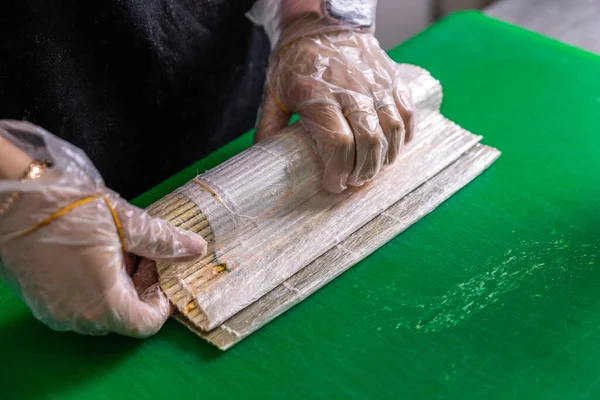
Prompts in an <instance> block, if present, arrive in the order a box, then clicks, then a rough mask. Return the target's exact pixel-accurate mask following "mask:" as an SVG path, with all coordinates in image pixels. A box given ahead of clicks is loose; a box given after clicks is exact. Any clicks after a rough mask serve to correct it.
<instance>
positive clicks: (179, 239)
mask: <svg viewBox="0 0 600 400" xmlns="http://www.w3.org/2000/svg"><path fill="white" fill-rule="evenodd" d="M112 203H113V204H112V207H113V208H114V211H115V214H116V216H117V218H118V220H119V223H120V225H121V232H122V236H123V242H124V245H125V250H126V251H128V252H130V253H133V254H136V255H138V256H142V257H146V258H149V259H151V260H156V261H172V262H191V261H194V260H196V259H198V258H200V257H202V256H203V255H204V254H206V241H205V240H204V239H203V238H202V236H200V235H197V234H195V233H193V232H189V231H186V230H183V229H179V228H177V227H175V226H174V225H172V224H170V223H168V222H166V221H163V220H161V219H159V218H154V217H152V216H151V215H150V214H148V213H147V212H146V211H144V210H142V209H140V208H137V207H134V206H132V205H131V204H129V203H128V202H126V201H125V200H122V199H120V198H119V199H116V200H115V199H114V198H113V199H112Z"/></svg>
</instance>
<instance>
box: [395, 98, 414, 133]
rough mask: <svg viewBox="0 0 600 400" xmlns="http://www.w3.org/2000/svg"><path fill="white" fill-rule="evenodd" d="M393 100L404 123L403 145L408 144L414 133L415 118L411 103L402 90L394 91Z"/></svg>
mask: <svg viewBox="0 0 600 400" xmlns="http://www.w3.org/2000/svg"><path fill="white" fill-rule="evenodd" d="M394 100H395V102H396V107H398V112H399V113H400V117H402V121H403V122H404V129H405V134H404V143H408V142H410V140H411V139H412V138H413V133H414V131H415V116H414V114H415V113H414V110H415V109H414V107H413V104H412V101H411V100H410V99H409V97H408V95H407V94H406V93H405V91H404V90H403V89H395V90H394Z"/></svg>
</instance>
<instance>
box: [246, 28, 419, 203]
mask: <svg viewBox="0 0 600 400" xmlns="http://www.w3.org/2000/svg"><path fill="white" fill-rule="evenodd" d="M397 68H398V64H396V63H395V62H394V61H392V60H391V59H390V58H389V57H388V56H387V54H386V53H385V52H384V51H383V50H382V49H381V47H380V46H379V43H378V42H377V40H376V39H375V37H374V36H373V34H372V32H370V31H361V30H357V29H352V28H350V27H345V26H344V25H343V24H339V25H331V24H329V23H328V22H326V21H325V20H324V19H323V18H321V19H315V18H311V17H310V16H304V17H302V18H299V19H298V20H296V21H294V22H292V23H290V24H288V25H287V27H286V28H285V29H283V31H282V34H281V37H280V38H279V40H278V42H277V44H276V45H275V48H274V50H273V55H272V59H271V62H270V66H269V69H268V72H267V84H266V89H265V98H264V101H263V105H262V107H261V115H260V120H259V122H258V125H257V131H256V140H257V141H259V140H262V139H264V138H266V137H269V136H271V135H274V134H276V133H277V132H279V131H280V130H281V129H282V128H283V127H285V126H286V125H287V123H288V121H289V119H290V116H291V113H294V112H295V113H297V114H298V115H299V116H300V121H301V123H302V125H303V127H304V129H305V130H306V131H307V132H309V133H310V135H311V136H312V137H313V139H314V140H315V142H316V145H317V149H318V152H319V153H320V156H321V158H322V160H323V163H324V168H325V171H324V172H325V173H324V178H323V185H324V187H325V189H327V190H329V191H332V192H341V191H343V190H344V189H346V187H347V186H361V185H363V184H364V183H365V182H367V181H369V180H371V179H372V178H373V177H375V176H376V175H377V173H378V172H379V171H380V169H381V168H382V166H383V165H384V164H386V163H391V162H393V161H394V160H395V159H396V157H397V155H398V153H399V151H400V150H401V148H402V146H403V144H404V143H406V142H408V141H409V140H410V139H411V136H412V133H413V129H414V127H413V105H412V102H411V95H410V92H409V89H408V87H407V86H406V85H405V84H404V83H403V82H402V80H401V79H400V78H399V76H398V74H397Z"/></svg>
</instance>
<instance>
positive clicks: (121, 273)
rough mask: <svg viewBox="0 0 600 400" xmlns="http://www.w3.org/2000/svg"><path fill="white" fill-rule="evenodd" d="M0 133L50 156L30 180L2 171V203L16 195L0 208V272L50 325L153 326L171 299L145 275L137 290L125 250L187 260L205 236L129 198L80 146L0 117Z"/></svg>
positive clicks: (138, 329) (138, 331) (101, 329)
mask: <svg viewBox="0 0 600 400" xmlns="http://www.w3.org/2000/svg"><path fill="white" fill-rule="evenodd" d="M0 136H2V137H3V138H5V139H7V140H8V141H9V142H11V143H13V144H14V145H15V146H16V147H18V148H20V149H22V150H23V151H24V152H26V153H27V154H29V156H31V157H33V158H35V159H38V160H48V161H49V162H51V167H50V168H49V169H48V170H47V171H46V172H45V173H44V174H43V175H42V176H41V177H40V178H38V179H36V180H29V181H24V182H21V181H18V180H0V203H1V202H2V199H3V198H6V197H7V196H8V195H9V194H10V193H13V192H18V195H19V197H18V199H17V201H16V202H15V203H14V205H13V206H12V207H11V208H10V209H8V211H6V212H5V213H4V214H3V215H1V216H0V264H1V265H0V278H2V279H3V280H4V281H5V282H6V283H7V284H8V286H9V287H10V288H11V289H12V290H13V291H14V292H15V293H17V295H18V296H19V297H20V298H21V299H22V300H23V301H24V302H25V303H26V304H27V305H28V306H29V308H30V309H31V311H32V312H33V314H34V315H35V317H36V318H37V319H39V320H40V321H42V322H43V323H45V324H46V325H48V326H49V327H50V328H52V329H54V330H57V331H75V332H78V333H82V334H92V335H101V334H107V333H109V332H115V333H118V334H122V335H127V336H132V337H139V338H142V337H147V336H149V335H152V334H154V333H156V332H157V331H158V330H159V329H160V328H161V326H162V325H163V323H164V322H165V321H166V319H167V318H168V316H169V313H170V304H169V301H168V300H167V299H166V297H165V296H164V294H163V293H162V292H161V291H160V290H159V288H158V286H157V285H154V286H153V287H151V288H150V291H148V287H147V286H144V285H143V282H142V285H141V286H144V287H143V290H144V292H145V293H144V295H143V297H142V298H140V296H139V295H138V293H137V292H136V288H135V287H134V284H133V282H132V280H131V278H130V276H129V274H128V271H127V269H126V266H128V265H129V264H128V261H130V260H129V258H130V255H131V254H135V255H138V256H142V257H146V258H148V259H152V260H169V261H172V262H188V261H193V260H195V259H197V258H198V257H200V256H202V255H203V254H204V253H205V251H206V243H205V241H204V240H203V239H202V238H201V237H200V236H197V235H195V234H193V233H191V232H186V231H183V230H179V229H177V228H175V227H173V226H172V225H170V224H168V223H166V222H164V221H162V220H159V219H155V218H152V217H151V216H150V215H148V214H147V213H146V212H144V211H143V210H141V209H139V208H136V207H134V206H132V205H130V204H129V203H128V202H127V201H125V200H123V199H122V198H120V197H119V196H118V195H117V194H116V193H114V192H112V191H110V190H109V189H107V188H106V187H105V186H104V183H103V181H102V178H101V177H100V175H99V173H98V172H97V171H96V169H95V168H94V166H93V165H92V163H91V162H90V160H89V159H88V158H87V157H86V155H85V154H84V153H83V152H82V151H81V150H79V149H77V148H75V147H74V146H72V145H70V144H69V143H67V142H64V141H62V140H60V139H58V138H57V137H55V136H53V135H51V134H50V133H48V132H46V131H44V130H43V129H41V128H39V127H36V126H34V125H31V124H28V123H25V122H15V121H0ZM130 266H131V265H129V267H130ZM129 272H130V273H131V272H132V270H131V268H130V269H129Z"/></svg>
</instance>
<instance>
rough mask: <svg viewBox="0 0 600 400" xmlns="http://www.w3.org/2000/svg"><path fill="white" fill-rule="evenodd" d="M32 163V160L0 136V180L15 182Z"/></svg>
mask: <svg viewBox="0 0 600 400" xmlns="http://www.w3.org/2000/svg"><path fill="white" fill-rule="evenodd" d="M32 162H33V158H32V157H30V156H29V155H27V153H25V152H24V151H22V150H21V149H19V148H18V147H16V146H14V145H13V144H12V143H10V142H9V141H8V140H6V139H4V138H3V137H2V136H0V180H6V179H11V180H16V179H21V178H22V177H23V174H24V172H25V171H26V170H27V168H28V167H29V166H30V165H31V163H32Z"/></svg>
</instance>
